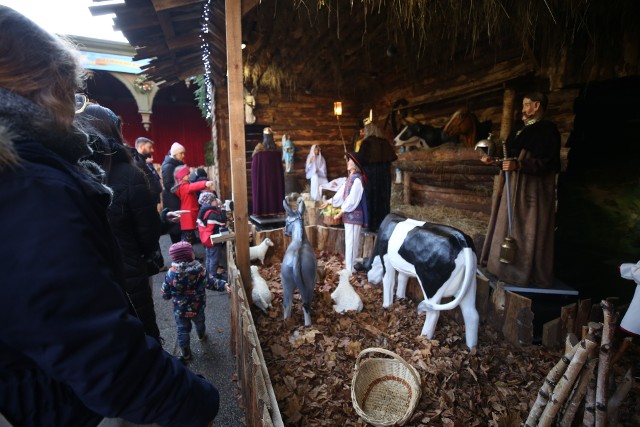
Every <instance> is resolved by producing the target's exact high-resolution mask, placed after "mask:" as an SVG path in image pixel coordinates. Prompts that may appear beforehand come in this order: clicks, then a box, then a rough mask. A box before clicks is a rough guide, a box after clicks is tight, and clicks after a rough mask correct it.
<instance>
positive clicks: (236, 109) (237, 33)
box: [225, 0, 251, 299]
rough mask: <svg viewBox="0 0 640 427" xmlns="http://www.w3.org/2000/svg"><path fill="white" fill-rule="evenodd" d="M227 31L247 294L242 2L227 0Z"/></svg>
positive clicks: (239, 242) (240, 253) (239, 249)
mask: <svg viewBox="0 0 640 427" xmlns="http://www.w3.org/2000/svg"><path fill="white" fill-rule="evenodd" d="M225 11H226V21H227V22H226V30H227V31H226V32H227V67H228V74H229V77H228V79H227V84H228V86H227V87H228V97H229V104H228V105H229V142H230V155H231V186H232V191H233V201H234V210H233V214H234V216H235V220H234V222H235V227H236V236H237V238H236V261H237V265H238V270H239V271H240V276H241V277H242V283H243V287H244V290H245V292H246V293H247V298H249V299H250V296H251V275H250V273H249V227H248V224H249V215H248V203H247V166H246V160H245V158H246V153H245V152H246V147H245V141H244V102H243V86H242V78H243V70H242V49H241V47H240V44H241V42H242V22H241V19H242V14H241V11H240V2H238V1H237V0H225Z"/></svg>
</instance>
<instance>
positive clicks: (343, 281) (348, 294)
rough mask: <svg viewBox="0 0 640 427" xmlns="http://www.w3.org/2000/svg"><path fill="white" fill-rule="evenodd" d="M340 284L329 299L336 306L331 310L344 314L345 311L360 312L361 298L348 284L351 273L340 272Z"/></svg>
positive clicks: (345, 270) (346, 271)
mask: <svg viewBox="0 0 640 427" xmlns="http://www.w3.org/2000/svg"><path fill="white" fill-rule="evenodd" d="M339 274H340V282H338V287H337V288H336V290H335V291H333V292H332V293H331V299H332V300H333V301H335V303H336V305H334V306H333V309H334V310H335V311H336V312H337V313H344V312H345V311H351V310H355V311H362V298H360V295H358V293H357V292H356V290H355V289H353V286H351V283H349V277H350V276H351V273H350V272H349V271H348V270H347V269H344V270H340V273H339Z"/></svg>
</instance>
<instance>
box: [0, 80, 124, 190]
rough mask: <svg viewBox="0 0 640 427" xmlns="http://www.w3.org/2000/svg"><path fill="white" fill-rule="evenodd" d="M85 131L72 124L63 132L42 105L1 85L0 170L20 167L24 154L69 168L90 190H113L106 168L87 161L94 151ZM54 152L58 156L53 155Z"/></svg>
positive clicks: (82, 184) (70, 172)
mask: <svg viewBox="0 0 640 427" xmlns="http://www.w3.org/2000/svg"><path fill="white" fill-rule="evenodd" d="M88 141H89V138H88V136H87V134H86V133H84V132H82V131H81V130H79V129H77V128H76V127H73V128H72V129H71V130H67V131H61V130H60V129H59V128H58V127H56V126H55V124H54V121H53V119H52V118H51V116H50V115H49V114H48V113H47V111H46V110H44V109H43V108H42V107H40V106H38V105H36V104H34V103H33V102H31V101H29V100H28V99H26V98H23V97H22V96H20V95H16V94H15V93H13V92H10V91H8V90H6V89H3V88H0V173H2V172H4V171H6V170H10V169H15V168H18V167H20V165H21V163H22V162H23V161H24V158H25V156H29V157H31V158H34V159H35V160H34V161H37V162H42V163H47V164H49V165H50V166H52V167H55V168H57V169H61V170H66V171H67V172H68V173H69V174H71V175H73V176H75V177H76V178H81V179H79V184H80V185H81V186H83V187H85V188H86V189H87V190H89V191H94V192H97V193H100V194H106V195H107V196H108V197H109V199H110V198H111V195H112V191H111V189H110V188H109V187H107V186H106V185H103V184H102V182H104V171H103V170H102V169H101V168H100V167H99V166H98V165H97V164H95V163H94V162H92V161H90V160H86V158H87V157H88V156H90V155H91V153H92V152H93V151H92V150H91V148H90V147H89V143H88ZM54 153H55V155H54Z"/></svg>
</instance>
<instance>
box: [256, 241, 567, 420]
mask: <svg viewBox="0 0 640 427" xmlns="http://www.w3.org/2000/svg"><path fill="white" fill-rule="evenodd" d="M319 262H322V263H324V264H325V266H326V276H325V278H324V280H323V281H322V282H319V283H318V284H317V285H316V289H315V296H314V301H313V304H312V321H313V325H312V326H311V327H304V326H303V325H304V320H303V317H302V303H301V301H300V299H299V295H298V293H297V292H296V294H295V297H294V304H293V310H292V317H293V318H292V319H290V321H289V322H288V323H287V325H285V324H284V322H283V321H282V319H283V313H282V286H281V283H280V264H279V263H277V264H272V265H269V266H264V267H261V269H260V273H261V275H262V277H264V278H265V280H266V281H267V282H268V283H269V286H270V288H271V291H272V292H273V296H274V298H273V301H272V305H273V308H272V309H270V311H269V312H268V314H266V315H265V314H263V313H262V312H261V311H259V310H256V309H252V313H253V317H254V321H255V324H256V328H257V331H258V335H259V337H260V342H261V345H262V351H263V353H264V358H265V361H266V363H267V367H268V369H269V375H270V377H271V383H272V385H273V387H274V390H275V393H276V398H277V400H278V404H279V407H280V411H281V413H282V417H283V420H284V422H285V425H287V426H305V427H306V426H311V427H312V426H365V425H367V424H366V423H365V422H364V421H363V420H362V419H360V418H359V417H358V415H357V414H356V412H355V411H354V409H353V406H352V403H351V390H350V389H351V380H352V376H353V368H354V365H355V362H356V358H357V356H358V354H359V353H360V351H361V350H363V349H365V348H370V347H381V348H385V349H388V350H391V351H394V352H396V353H397V354H399V355H400V356H402V357H403V358H404V359H405V360H406V361H407V362H408V363H410V364H411V365H413V366H414V367H415V368H416V369H417V370H418V372H419V374H420V376H421V379H422V396H421V398H420V401H419V402H418V405H417V408H416V410H415V412H414V414H413V416H412V417H411V418H410V419H409V421H408V422H407V423H406V425H409V426H424V425H429V426H447V427H463V426H464V427H469V426H505V427H510V426H520V425H522V423H523V422H524V420H525V419H526V418H527V415H528V413H529V409H530V407H531V405H532V403H533V401H534V400H535V397H536V394H537V392H538V390H539V388H540V386H541V385H542V382H543V380H544V378H545V376H546V375H547V373H548V372H549V370H550V369H551V367H552V366H553V365H554V364H555V363H556V362H557V361H558V359H559V357H560V356H561V354H560V353H553V352H548V351H546V350H545V349H543V348H542V347H540V346H527V347H522V348H518V347H514V346H512V345H510V344H508V343H506V342H505V341H504V340H503V339H502V337H501V335H499V334H497V333H495V332H494V331H492V330H491V329H490V328H488V327H487V326H484V325H481V326H480V331H479V336H478V347H477V352H476V354H473V355H472V354H470V352H469V350H468V348H467V346H466V344H465V339H464V325H463V322H462V320H461V319H462V316H461V315H460V310H458V309H455V310H453V311H445V312H443V313H442V314H441V315H440V319H439V321H438V326H437V327H436V333H435V336H434V339H432V340H429V339H427V338H426V337H425V336H422V335H420V332H421V330H422V326H423V323H424V315H422V316H419V315H418V314H417V313H416V304H414V303H413V302H412V301H411V300H408V299H407V300H400V301H398V300H396V301H395V302H394V304H393V305H392V306H391V307H390V308H389V309H386V310H385V309H383V308H382V287H381V285H380V286H376V285H372V284H370V283H368V281H367V276H366V274H365V273H357V274H355V275H353V276H352V278H351V284H352V285H353V287H354V289H355V290H356V291H357V292H358V294H360V296H361V298H362V300H363V303H364V309H363V310H362V312H360V313H357V312H348V313H346V314H338V313H336V312H335V311H334V310H333V301H332V300H331V292H333V290H334V289H335V288H336V287H337V285H338V271H339V270H340V269H341V268H342V265H343V264H342V259H341V257H339V256H335V255H329V254H327V253H321V254H320V255H319Z"/></svg>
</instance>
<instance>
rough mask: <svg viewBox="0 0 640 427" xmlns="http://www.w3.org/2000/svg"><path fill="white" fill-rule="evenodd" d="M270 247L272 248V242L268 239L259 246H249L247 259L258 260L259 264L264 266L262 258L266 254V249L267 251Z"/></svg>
mask: <svg viewBox="0 0 640 427" xmlns="http://www.w3.org/2000/svg"><path fill="white" fill-rule="evenodd" d="M270 246H273V242H272V241H271V239H270V238H268V237H267V238H266V239H264V240H263V241H262V243H260V244H259V245H256V246H251V247H250V248H249V259H250V260H251V261H257V260H260V264H262V265H264V257H265V255H266V254H267V249H269V247H270Z"/></svg>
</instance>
